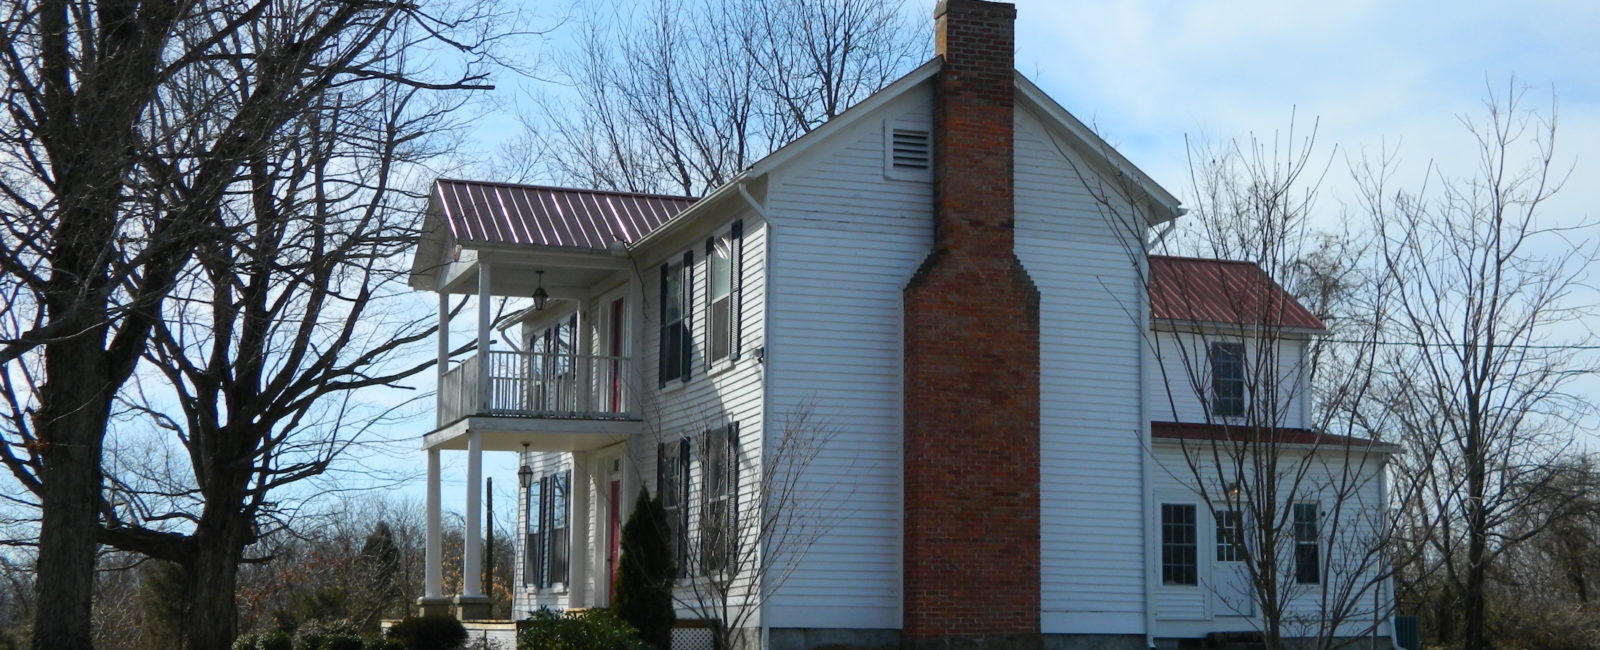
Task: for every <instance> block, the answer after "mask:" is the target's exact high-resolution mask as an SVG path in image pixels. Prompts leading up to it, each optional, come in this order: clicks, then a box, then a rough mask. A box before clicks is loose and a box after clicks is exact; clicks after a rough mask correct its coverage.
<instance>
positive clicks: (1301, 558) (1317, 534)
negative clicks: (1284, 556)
mask: <svg viewBox="0 0 1600 650" xmlns="http://www.w3.org/2000/svg"><path fill="white" fill-rule="evenodd" d="M1292 507H1293V508H1294V512H1293V513H1292V514H1293V515H1294V581H1295V582H1296V583H1298V584H1302V585H1314V584H1320V583H1321V582H1322V540H1321V532H1322V531H1321V521H1320V519H1321V517H1322V512H1321V509H1320V508H1319V507H1318V506H1317V504H1316V502H1305V503H1296V504H1293V506H1292Z"/></svg>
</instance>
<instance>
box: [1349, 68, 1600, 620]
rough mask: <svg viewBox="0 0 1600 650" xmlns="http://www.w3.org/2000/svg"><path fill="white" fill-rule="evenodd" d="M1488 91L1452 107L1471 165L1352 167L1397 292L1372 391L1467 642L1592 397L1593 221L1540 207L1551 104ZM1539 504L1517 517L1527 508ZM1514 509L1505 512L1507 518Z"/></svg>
mask: <svg viewBox="0 0 1600 650" xmlns="http://www.w3.org/2000/svg"><path fill="white" fill-rule="evenodd" d="M1514 84H1515V82H1514V81H1513V82H1512V84H1511V86H1510V87H1509V89H1508V90H1506V91H1504V92H1500V93H1497V92H1494V91H1493V90H1492V89H1491V92H1490V94H1489V97H1488V99H1487V101H1486V102H1485V108H1486V114H1485V115H1484V116H1483V117H1481V118H1466V117H1464V118H1462V122H1463V123H1464V125H1465V126H1466V128H1467V129H1468V130H1469V131H1470V132H1471V134H1472V136H1473V138H1474V140H1475V145H1476V153H1477V158H1476V160H1475V161H1474V162H1475V163H1476V170H1475V174H1474V175H1473V176H1471V177H1468V178H1465V179H1454V178H1448V177H1446V176H1445V173H1444V172H1443V171H1441V170H1439V169H1437V168H1434V167H1431V166H1430V168H1429V170H1428V175H1427V177H1426V178H1425V179H1424V185H1423V186H1422V187H1421V188H1420V189H1418V190H1415V191H1405V190H1396V189H1395V188H1393V187H1392V186H1391V183H1392V180H1393V178H1392V177H1393V175H1394V161H1393V159H1392V158H1388V157H1386V158H1384V159H1381V160H1378V161H1375V162H1371V161H1369V162H1366V163H1364V164H1363V165H1361V166H1359V167H1358V168H1357V169H1356V174H1357V178H1358V180H1359V181H1360V182H1361V199H1362V207H1363V208H1365V209H1366V210H1367V211H1368V213H1369V214H1370V216H1371V223H1372V230H1373V232H1374V233H1375V235H1376V236H1375V238H1374V241H1375V242H1376V245H1377V246H1378V250H1377V251H1376V254H1375V266H1376V271H1377V272H1379V273H1382V274H1383V275H1384V277H1385V278H1386V279H1387V282H1388V283H1389V284H1390V285H1391V286H1392V287H1393V288H1394V291H1395V301H1394V306H1395V309H1393V310H1392V312H1391V313H1390V314H1388V315H1387V317H1386V319H1385V321H1384V322H1383V325H1384V329H1385V331H1386V332H1387V336H1388V337H1390V338H1392V339H1395V340H1396V341H1398V342H1401V343H1403V344H1404V345H1399V346H1395V347H1394V349H1393V350H1392V352H1390V353H1389V354H1387V355H1385V356H1384V357H1383V358H1382V359H1379V362H1380V363H1379V366H1380V367H1382V368H1389V369H1393V372H1390V373H1388V375H1387V377H1386V382H1385V390H1384V396H1383V397H1384V398H1385V399H1384V405H1385V406H1386V407H1387V408H1388V409H1389V410H1390V411H1391V412H1392V413H1394V414H1395V417H1396V418H1397V422H1396V425H1397V430H1398V431H1399V432H1400V433H1401V434H1402V435H1403V436H1404V440H1405V443H1406V445H1407V447H1408V448H1409V449H1410V450H1412V452H1413V453H1411V454H1408V457H1407V462H1406V463H1405V465H1404V466H1403V469H1404V478H1403V479H1402V480H1405V481H1412V482H1415V483H1417V484H1419V485H1421V486H1423V489H1424V490H1425V502H1424V503H1423V504H1421V505H1420V506H1419V507H1418V508H1416V509H1415V510H1414V512H1415V513H1417V514H1419V515H1420V516H1423V517H1425V518H1438V520H1439V522H1440V524H1439V526H1438V528H1437V530H1433V531H1431V532H1430V534H1427V535H1418V536H1417V539H1418V540H1420V543H1421V544H1422V546H1423V548H1422V549H1421V550H1420V551H1419V552H1418V555H1419V558H1420V560H1419V561H1421V562H1423V563H1425V564H1426V565H1428V566H1427V567H1425V568H1430V569H1436V570H1438V571H1440V572H1442V574H1443V576H1444V579H1445V581H1446V584H1447V590H1446V596H1445V600H1446V601H1447V602H1445V603H1442V604H1443V606H1444V607H1446V608H1448V609H1449V610H1451V612H1452V615H1450V616H1448V617H1445V620H1442V621H1441V622H1440V623H1441V626H1443V628H1444V630H1445V639H1444V640H1445V641H1447V642H1449V641H1453V640H1454V639H1453V638H1452V637H1453V634H1450V632H1449V630H1450V629H1451V628H1453V627H1454V626H1453V623H1454V622H1459V623H1460V625H1461V626H1462V628H1461V638H1460V642H1461V643H1462V644H1463V646H1464V647H1466V648H1472V649H1478V648H1487V647H1490V646H1492V645H1494V644H1493V640H1492V639H1491V638H1490V637H1489V630H1488V629H1487V626H1486V620H1487V616H1488V613H1489V612H1488V611H1487V602H1486V592H1487V587H1488V581H1489V578H1490V575H1491V572H1492V570H1493V566H1494V564H1495V562H1496V560H1497V559H1498V558H1499V557H1501V556H1502V555H1504V554H1505V553H1508V552H1510V551H1512V550H1513V549H1515V548H1516V547H1517V545H1519V544H1520V543H1522V542H1524V541H1526V540H1528V539H1530V538H1532V537H1534V536H1536V535H1538V534H1539V533H1540V532H1541V531H1542V530H1543V529H1544V528H1545V525H1546V524H1548V522H1551V521H1556V520H1559V519H1560V517H1561V515H1562V514H1563V512H1564V510H1565V504H1571V503H1577V502H1576V501H1575V499H1574V497H1575V496H1576V495H1568V496H1567V497H1565V498H1564V499H1562V500H1559V501H1557V503H1556V504H1554V507H1551V506H1550V505H1549V504H1542V503H1540V501H1541V500H1545V499H1549V498H1550V496H1551V490H1550V489H1548V488H1552V487H1554V486H1555V485H1556V479H1557V478H1558V477H1559V475H1560V472H1559V471H1558V470H1559V468H1560V467H1561V464H1559V463H1555V462H1553V461H1555V460H1556V459H1558V458H1560V456H1561V455H1562V454H1563V453H1564V451H1565V450H1566V449H1567V448H1568V446H1569V445H1570V444H1571V442H1572V440H1573V435H1574V433H1575V432H1576V430H1577V427H1578V420H1579V419H1581V418H1582V417H1584V416H1586V415H1588V414H1591V413H1593V402H1592V401H1591V400H1590V399H1589V398H1587V397H1585V396H1584V395H1582V394H1581V393H1579V392H1577V391H1575V390H1573V382H1574V381H1576V380H1577V379H1579V378H1580V377H1585V376H1592V375H1593V374H1594V372H1595V370H1596V369H1597V366H1596V363H1595V361H1594V359H1593V357H1592V356H1590V355H1586V354H1585V353H1584V352H1583V351H1582V350H1581V349H1580V348H1581V346H1582V344H1584V343H1586V342H1588V341H1590V340H1591V338H1590V337H1591V335H1590V333H1589V330H1587V329H1586V328H1585V326H1584V325H1583V323H1582V321H1583V319H1585V318H1588V317H1591V316H1593V304H1594V303H1593V299H1592V296H1590V295H1586V294H1584V293H1583V292H1585V291H1588V290H1589V289H1588V288H1587V286H1586V284H1585V283H1586V281H1587V273H1588V271H1589V269H1590V265H1591V263H1592V260H1593V259H1594V255H1595V251H1596V249H1595V245H1594V243H1593V241H1590V240H1585V239H1584V238H1586V237H1589V236H1590V235H1591V234H1592V232H1593V230H1592V227H1591V226H1590V225H1588V224H1579V225H1574V224H1572V223H1570V222H1566V221H1563V220H1562V219H1560V217H1552V216H1550V215H1546V214H1545V208H1546V204H1547V202H1548V201H1549V200H1550V198H1551V197H1552V196H1553V195H1554V194H1555V193H1556V192H1557V191H1558V190H1559V189H1560V187H1561V184H1562V182H1563V181H1564V179H1565V176H1564V172H1563V170H1561V169H1560V168H1559V167H1557V166H1556V165H1555V163H1554V160H1555V150H1554V143H1555V134H1556V121H1555V117H1554V114H1553V112H1552V113H1549V114H1541V113H1538V112H1536V111H1530V110H1526V109H1525V108H1524V107H1523V105H1522V99H1523V94H1522V91H1521V90H1519V89H1517V88H1516V87H1515V85H1514ZM1533 513H1538V516H1541V517H1543V518H1542V519H1539V520H1534V521H1529V520H1528V519H1526V518H1525V516H1526V515H1528V514H1533ZM1512 521H1517V522H1518V525H1516V526H1512V525H1510V524H1511V522H1512Z"/></svg>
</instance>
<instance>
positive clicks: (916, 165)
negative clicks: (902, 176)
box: [890, 129, 933, 169]
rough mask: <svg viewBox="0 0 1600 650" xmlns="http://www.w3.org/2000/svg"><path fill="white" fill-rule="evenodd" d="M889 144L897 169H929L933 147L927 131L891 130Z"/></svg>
mask: <svg viewBox="0 0 1600 650" xmlns="http://www.w3.org/2000/svg"><path fill="white" fill-rule="evenodd" d="M892 137H893V142H891V143H890V147H891V151H892V153H893V159H894V166H895V168H897V169H928V168H929V167H931V159H932V157H933V150H932V149H933V147H932V142H931V141H930V138H929V134H928V132H927V131H923V130H920V129H893V130H892Z"/></svg>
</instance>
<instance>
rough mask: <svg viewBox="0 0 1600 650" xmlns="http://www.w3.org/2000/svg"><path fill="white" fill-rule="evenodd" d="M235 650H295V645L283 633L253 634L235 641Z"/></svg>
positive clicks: (241, 636) (242, 636)
mask: <svg viewBox="0 0 1600 650" xmlns="http://www.w3.org/2000/svg"><path fill="white" fill-rule="evenodd" d="M233 650H294V643H293V642H292V641H290V640H289V635H287V634H284V633H282V632H251V633H249V634H244V635H240V636H239V638H237V639H234V641H233Z"/></svg>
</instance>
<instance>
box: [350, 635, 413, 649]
mask: <svg viewBox="0 0 1600 650" xmlns="http://www.w3.org/2000/svg"><path fill="white" fill-rule="evenodd" d="M361 650H406V647H405V646H404V645H402V644H401V643H400V642H399V641H396V640H394V639H384V638H373V639H367V642H366V643H365V644H363V645H362V646H361Z"/></svg>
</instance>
